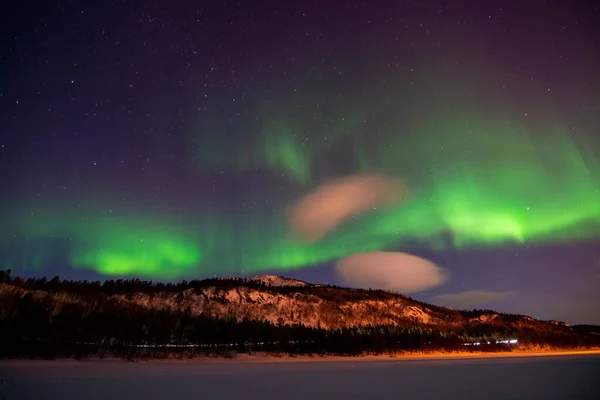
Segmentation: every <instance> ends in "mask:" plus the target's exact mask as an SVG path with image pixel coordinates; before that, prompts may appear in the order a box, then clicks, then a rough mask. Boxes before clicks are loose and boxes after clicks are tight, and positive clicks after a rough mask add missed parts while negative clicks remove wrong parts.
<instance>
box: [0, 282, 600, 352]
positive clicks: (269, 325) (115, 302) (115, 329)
mask: <svg viewBox="0 0 600 400" xmlns="http://www.w3.org/2000/svg"><path fill="white" fill-rule="evenodd" d="M240 285H241V286H252V285H254V286H255V287H256V288H258V289H260V290H265V291H278V292H282V293H292V292H299V291H300V292H301V291H311V292H315V293H319V295H320V296H328V297H329V300H330V301H333V302H334V303H335V302H344V301H356V299H357V298H365V297H368V298H378V297H385V296H401V295H398V294H394V293H389V292H384V291H378V290H350V289H340V288H336V287H332V286H319V287H316V286H307V287H267V286H265V285H262V284H260V283H255V282H251V281H248V280H244V279H236V278H233V279H210V280H204V281H190V282H187V281H182V282H179V283H175V284H174V283H166V284H165V283H160V282H159V283H154V282H150V281H140V280H138V279H131V280H107V281H104V282H102V283H101V282H86V281H81V282H79V281H68V280H60V279H59V278H58V277H56V278H54V279H51V280H47V279H45V278H40V279H34V278H30V279H27V280H23V279H21V278H18V277H14V278H13V277H12V276H11V273H10V271H0V357H1V358H44V359H53V358H76V359H84V358H91V357H100V358H103V357H117V358H124V359H128V360H141V359H150V358H192V357H197V356H220V357H233V356H235V354H238V353H249V354H252V353H253V352H266V353H268V354H272V355H282V354H287V355H290V356H295V355H309V356H310V355H346V356H357V355H363V354H396V353H402V352H435V351H461V352H462V351H473V350H477V351H511V350H513V349H514V348H515V346H513V345H508V344H503V343H499V341H501V340H503V339H507V338H511V339H512V338H514V339H518V341H519V346H521V347H523V346H550V347H553V348H565V349H566V348H569V349H572V348H590V347H594V346H599V345H600V340H599V339H598V335H595V334H594V332H592V331H593V330H594V329H592V327H586V328H585V329H576V328H573V329H571V328H567V327H565V326H560V327H557V328H556V329H554V328H548V329H532V328H519V329H517V328H515V326H514V325H510V324H508V325H498V324H496V325H490V324H475V325H473V324H463V325H461V326H458V327H457V326H456V324H454V325H451V324H448V325H439V324H438V325H427V324H419V323H403V324H400V323H399V324H394V325H383V326H356V327H349V328H343V329H328V328H322V327H307V326H303V325H301V324H286V323H284V320H283V319H282V318H279V320H278V321H276V322H270V321H268V320H264V319H263V320H257V319H248V318H241V319H239V318H233V317H231V316H227V315H225V316H218V315H209V314H204V313H201V314H199V315H194V314H193V313H192V311H191V310H190V308H189V307H187V308H184V309H175V310H164V309H154V308H149V307H142V306H132V305H131V304H128V303H124V302H122V301H119V297H118V296H115V295H116V294H119V295H130V294H135V293H162V292H172V293H178V292H181V291H182V290H188V289H199V288H202V287H216V286H220V287H225V288H228V287H235V286H240ZM49 293H50V294H52V295H51V296H49V295H41V294H49ZM407 299H408V298H407ZM411 301H412V300H411ZM428 307H435V306H431V305H428ZM438 309H440V310H441V309H442V308H441V307H439V308H438ZM482 312H484V310H472V311H468V312H460V313H461V315H478V314H480V313H482ZM454 313H456V312H454ZM452 315H455V314H453V313H452V312H449V314H448V318H452ZM505 317H506V318H510V316H509V315H507V316H505ZM540 326H542V325H540ZM543 326H550V325H549V324H546V325H543ZM475 342H478V343H480V345H478V346H466V345H465V344H466V343H475Z"/></svg>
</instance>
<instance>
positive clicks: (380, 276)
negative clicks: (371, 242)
mask: <svg viewBox="0 0 600 400" xmlns="http://www.w3.org/2000/svg"><path fill="white" fill-rule="evenodd" d="M335 271H336V273H337V275H338V276H339V277H340V278H341V279H342V281H343V282H344V284H346V285H348V286H352V287H360V288H373V289H375V288H377V289H385V290H396V291H399V292H402V293H411V292H419V291H422V290H425V289H429V288H432V287H434V286H438V285H441V284H442V283H444V282H445V281H446V279H447V275H446V273H445V272H444V270H443V269H441V268H439V267H437V266H436V265H435V264H433V263H432V262H430V261H427V260H425V259H423V258H420V257H416V256H413V255H410V254H406V253H397V252H372V253H358V254H353V255H351V256H348V257H345V258H343V259H341V260H340V261H339V262H338V263H337V264H336V266H335Z"/></svg>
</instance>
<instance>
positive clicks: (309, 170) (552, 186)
mask: <svg viewBox="0 0 600 400" xmlns="http://www.w3.org/2000/svg"><path fill="white" fill-rule="evenodd" d="M356 124H357V122H356V121H352V122H351V123H348V126H347V128H348V129H352V126H355V125H356ZM413 131H414V132H417V133H418V135H416V136H414V137H413V139H410V138H406V136H405V135H403V136H402V137H400V135H398V138H397V139H394V134H393V132H391V133H390V134H389V135H387V136H381V138H382V139H380V140H381V141H380V142H378V143H375V144H374V145H373V146H374V147H372V148H369V149H368V150H366V148H365V147H364V146H362V145H361V143H360V142H359V141H357V142H356V143H355V144H354V148H353V151H354V156H355V158H356V160H355V164H354V167H353V168H354V169H353V170H351V171H348V173H349V174H353V173H367V172H368V173H384V174H386V175H388V176H392V177H397V178H402V179H406V180H407V181H408V182H409V184H410V187H411V189H412V195H411V196H410V197H409V198H408V199H407V201H406V202H405V203H403V204H401V205H398V206H395V207H391V208H385V209H376V210H373V211H372V212H369V213H366V214H364V215H360V216H357V217H356V218H353V219H351V220H349V221H347V222H346V223H345V224H343V225H342V226H341V227H339V228H338V229H337V230H335V231H333V232H330V233H329V234H328V235H326V236H325V237H324V238H322V239H321V240H319V241H317V242H315V243H310V244H307V243H303V242H301V241H298V240H295V239H294V237H293V236H292V235H291V234H290V232H289V231H288V230H289V228H288V226H287V221H286V216H285V209H286V206H287V205H288V204H281V205H280V208H279V209H278V210H276V211H275V212H274V213H273V212H271V213H270V214H268V215H267V214H265V213H263V214H260V213H256V214H252V215H241V216H240V215H235V216H232V215H203V216H200V217H196V218H193V217H191V218H190V221H187V222H186V223H183V222H181V221H179V222H178V223H173V222H169V217H168V216H165V215H163V216H161V217H160V218H159V217H157V216H156V215H154V214H152V216H151V217H148V215H143V214H138V213H132V212H129V211H128V210H122V211H120V212H118V213H115V214H114V215H112V216H111V217H110V218H106V217H98V216H91V217H90V216H82V215H72V214H69V216H66V213H51V212H49V213H44V214H43V215H42V216H35V217H32V216H29V215H28V214H27V217H22V216H19V214H15V216H13V217H12V218H11V220H10V222H9V225H10V228H11V229H4V231H5V233H4V236H2V237H0V239H1V240H2V243H3V245H4V249H5V251H4V252H3V254H6V265H7V267H9V268H11V267H12V268H15V269H26V268H42V267H43V265H44V264H46V263H48V262H52V260H56V259H57V257H58V255H57V251H58V250H57V248H59V247H60V246H58V245H57V243H59V242H60V243H64V244H63V245H62V246H64V248H65V251H66V253H67V254H68V262H69V263H70V265H72V266H73V267H75V268H88V269H94V270H96V271H97V272H99V273H101V274H105V275H112V276H121V275H131V274H135V275H138V276H146V277H157V278H179V277H191V276H197V275H198V274H201V275H207V274H212V273H215V274H219V275H228V274H232V273H239V272H242V271H243V272H244V273H255V272H259V271H264V270H277V269H279V270H287V269H293V268H300V267H305V266H309V265H316V264H321V263H325V262H330V261H332V260H335V259H338V258H340V257H344V256H346V255H349V254H352V253H356V252H362V251H373V250H384V249H398V248H401V247H402V245H403V243H408V242H414V241H419V242H422V243H425V244H428V245H429V246H431V247H432V248H436V249H438V248H439V249H444V248H447V247H452V248H465V247H470V246H478V245H491V246H500V245H502V244H506V243H516V244H519V243H536V242H551V243H560V242H566V241H574V240H586V239H590V238H594V237H596V236H598V235H599V234H600V164H599V162H598V159H599V158H598V154H597V151H598V148H600V146H597V147H594V146H593V145H588V146H585V145H582V144H581V143H575V142H574V141H573V140H572V139H571V138H570V137H569V135H568V133H567V132H566V131H565V130H564V129H562V128H560V127H557V126H555V127H552V128H551V129H545V131H544V133H545V136H544V140H543V141H539V140H538V141H535V142H534V141H533V140H532V138H531V133H530V131H529V130H528V129H526V128H525V127H519V126H515V125H514V124H509V123H498V122H497V121H493V120H486V119H483V118H471V119H465V118H453V117H448V118H445V119H435V123H425V124H417V125H415V126H413ZM538 133H539V132H538ZM383 138H386V140H387V141H383ZM423 138H426V139H423ZM262 140H263V141H264V146H262V147H261V146H257V147H256V149H255V150H253V151H250V152H249V153H247V154H246V158H244V157H242V156H240V157H241V158H240V159H242V160H243V161H242V163H243V164H248V165H262V166H267V167H269V168H270V169H272V170H274V172H276V173H282V172H283V173H284V174H287V175H288V176H289V177H290V179H291V180H293V181H295V182H297V184H298V185H299V186H300V187H301V189H302V191H303V192H304V193H306V192H308V191H309V190H310V189H311V188H313V187H315V186H316V185H317V184H318V182H316V181H315V180H314V179H313V178H312V176H314V175H315V172H316V171H315V170H314V169H315V167H314V161H313V160H314V159H315V158H318V157H322V156H326V155H327V154H328V153H327V152H334V153H335V152H336V151H339V149H336V146H335V143H336V142H335V141H336V137H335V136H334V135H331V136H330V139H329V143H328V144H327V145H323V143H322V142H321V143H319V144H314V145H313V144H311V145H310V146H312V147H307V145H306V144H305V143H303V142H302V140H299V139H298V137H297V135H296V136H294V133H293V132H292V131H291V130H290V129H288V128H286V125H285V124H278V123H274V122H269V123H266V124H265V126H264V131H263V135H262ZM331 144H333V145H331ZM594 149H595V150H594ZM236 151H237V150H236ZM594 151H596V154H595V153H594ZM230 161H231V162H234V161H232V160H230ZM237 162H239V161H237V160H236V161H235V163H237ZM231 167H232V168H235V167H239V165H235V166H231ZM199 212H202V210H199ZM90 215H94V214H93V213H91V214H90ZM6 232H11V234H10V235H9V234H7V233H6ZM13 232H17V233H16V234H14V233H13ZM448 238H450V240H448Z"/></svg>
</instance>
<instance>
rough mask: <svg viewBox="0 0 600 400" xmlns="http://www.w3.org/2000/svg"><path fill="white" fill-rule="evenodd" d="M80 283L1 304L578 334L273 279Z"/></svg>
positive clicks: (386, 295) (10, 291)
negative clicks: (32, 300)
mask: <svg viewBox="0 0 600 400" xmlns="http://www.w3.org/2000/svg"><path fill="white" fill-rule="evenodd" d="M73 285H75V286H68V285H65V286H59V287H56V288H54V289H52V290H49V289H44V290H31V289H26V288H23V287H20V286H15V285H11V284H8V285H7V284H0V303H4V304H5V305H7V307H8V304H9V303H11V302H12V300H13V299H15V298H20V297H23V296H25V295H27V296H31V297H33V298H35V299H36V300H37V301H39V302H40V303H44V304H49V305H50V307H51V309H52V313H53V315H58V314H59V313H60V312H61V310H62V309H63V308H64V307H65V306H67V305H68V304H72V303H78V304H80V305H83V306H84V307H85V308H86V309H88V310H93V309H95V308H97V304H100V303H102V304H107V303H108V304H113V305H115V306H118V307H123V308H128V307H134V308H145V309H148V310H155V311H160V310H165V311H171V312H176V313H177V312H181V313H183V312H187V313H189V314H191V315H200V314H205V315H210V316H217V317H223V318H234V319H237V320H243V319H250V320H261V321H265V320H266V321H269V322H271V323H274V324H289V325H294V324H300V325H303V326H307V327H321V328H331V329H341V328H350V327H366V326H383V325H388V326H397V327H405V328H406V327H411V326H415V325H418V326H421V327H430V328H432V329H436V330H441V331H444V330H454V329H461V330H465V329H466V330H469V329H471V328H473V329H475V328H477V329H481V328H482V327H484V329H487V328H485V327H489V330H490V331H491V330H494V331H498V330H501V331H505V332H516V331H523V330H528V331H535V332H556V333H565V332H568V331H570V330H571V329H572V328H571V327H569V326H568V325H566V324H562V323H557V322H556V321H552V322H544V321H538V320H535V319H533V318H530V317H526V316H519V315H510V314H500V313H497V312H494V311H489V310H476V311H475V310H474V311H459V310H453V309H450V308H447V307H438V306H435V305H431V304H426V303H422V302H418V301H415V300H413V299H411V298H409V297H406V296H404V295H401V294H398V293H391V292H386V291H382V290H363V289H349V288H339V287H334V286H326V285H314V284H310V283H307V282H302V281H298V280H294V279H288V278H283V277H280V276H273V275H261V276H256V277H253V278H250V279H237V278H233V279H211V280H205V281H192V282H183V283H180V284H176V285H172V284H169V285H164V284H159V285H156V284H154V285H153V284H152V283H149V282H140V281H137V280H132V281H125V282H124V283H123V282H122V281H121V282H116V283H115V282H113V283H111V284H109V285H107V284H106V283H104V284H102V285H100V283H85V284H82V283H74V284H73ZM77 285H79V286H77ZM85 285H88V286H87V287H86V286H85ZM119 285H121V286H119ZM72 287H73V288H74V289H72ZM4 300H6V302H4ZM0 308H3V307H0ZM3 312H10V311H9V310H8V309H7V310H0V313H3ZM0 317H1V316H0Z"/></svg>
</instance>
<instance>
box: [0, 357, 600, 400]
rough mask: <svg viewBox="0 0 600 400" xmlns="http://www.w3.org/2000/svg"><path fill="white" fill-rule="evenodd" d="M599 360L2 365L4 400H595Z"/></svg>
mask: <svg viewBox="0 0 600 400" xmlns="http://www.w3.org/2000/svg"><path fill="white" fill-rule="evenodd" d="M599 370H600V356H567V357H539V358H512V359H511V358H499V359H494V358H489V359H488V358H469V359H430V360H426V359H415V360H394V359H387V360H385V359H380V360H375V361H360V360H357V361H353V360H349V361H341V362H340V361H335V360H331V361H329V360H326V361H323V362H310V361H308V362H307V361H293V360H286V361H285V362H277V361H275V362H260V361H259V362H247V361H244V360H242V361H238V360H235V359H234V360H222V359H220V360H215V361H214V362H212V361H211V360H192V361H151V362H140V363H128V362H123V361H82V362H77V361H30V360H24V361H0V398H6V399H40V400H43V399H63V400H69V399H80V398H85V399H86V400H96V399H98V400H99V399H102V400H104V399H107V398H110V399H179V398H183V399H187V398H218V399H239V398H243V399H248V400H253V399H261V400H266V399H307V398H309V399H315V400H317V399H337V398H340V399H348V400H352V399H371V398H379V399H464V398H485V399H488V400H499V399H508V398H510V399H538V398H539V399H545V400H554V399H561V400H562V399H575V398H576V399H598V398H600V388H599V386H598V385H596V384H595V382H594V381H593V379H594V377H595V376H596V371H599Z"/></svg>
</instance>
